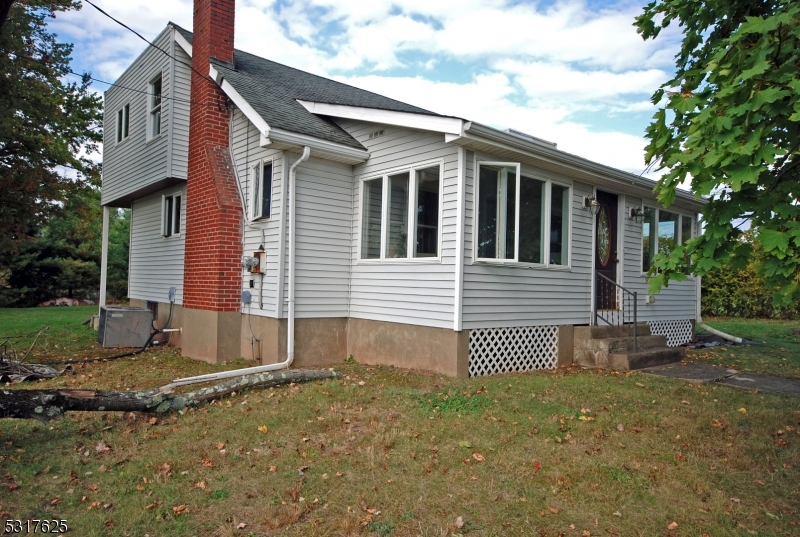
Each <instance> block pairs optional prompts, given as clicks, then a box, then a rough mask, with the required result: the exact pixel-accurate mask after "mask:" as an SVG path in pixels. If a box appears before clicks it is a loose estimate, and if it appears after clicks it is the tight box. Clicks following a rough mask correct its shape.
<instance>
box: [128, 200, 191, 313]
mask: <svg viewBox="0 0 800 537" xmlns="http://www.w3.org/2000/svg"><path fill="white" fill-rule="evenodd" d="M177 193H180V194H181V205H182V207H181V209H182V210H181V231H182V232H183V230H185V229H186V211H185V209H186V187H185V186H183V185H182V186H176V187H173V188H169V189H166V190H163V191H161V192H158V193H156V194H152V195H150V196H147V197H145V198H142V199H138V200H136V201H135V202H133V207H132V208H131V249H130V267H129V269H128V296H129V297H130V298H138V299H141V300H151V301H158V302H167V301H168V293H169V288H170V287H175V288H176V290H177V296H176V300H175V303H176V304H182V303H183V255H184V244H185V237H184V234H183V233H181V234H180V235H179V236H172V237H163V236H162V235H161V196H162V195H172V194H177Z"/></svg>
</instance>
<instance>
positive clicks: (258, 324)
mask: <svg viewBox="0 0 800 537" xmlns="http://www.w3.org/2000/svg"><path fill="white" fill-rule="evenodd" d="M294 323H295V324H294V328H295V333H294V362H293V363H292V367H319V366H328V365H333V364H339V363H342V362H343V361H344V359H345V358H346V357H347V319H346V318H343V317H342V318H337V317H332V318H331V317H329V318H322V319H295V321H294ZM287 328H288V321H287V320H286V319H273V318H271V317H260V316H257V315H246V314H245V315H242V324H241V356H243V357H244V358H246V359H248V360H253V361H254V362H256V363H257V364H275V363H279V362H283V361H285V360H286V356H287V355H286V350H287V347H286V343H287V341H286V340H287V338H286V334H287Z"/></svg>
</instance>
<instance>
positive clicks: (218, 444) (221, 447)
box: [217, 442, 225, 449]
mask: <svg viewBox="0 0 800 537" xmlns="http://www.w3.org/2000/svg"><path fill="white" fill-rule="evenodd" d="M224 447H225V443H224V442H218V443H217V449H223V448H224Z"/></svg>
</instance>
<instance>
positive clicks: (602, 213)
mask: <svg viewBox="0 0 800 537" xmlns="http://www.w3.org/2000/svg"><path fill="white" fill-rule="evenodd" d="M597 201H598V203H600V210H599V211H598V212H597V215H596V216H595V241H594V243H595V247H594V270H595V286H594V288H595V300H596V302H597V309H599V310H615V309H618V304H617V290H616V288H615V287H614V286H613V285H612V284H611V283H609V282H608V281H606V280H604V279H603V278H601V277H600V276H599V275H601V274H602V275H603V276H605V277H606V278H608V279H609V280H611V281H612V282H616V281H617V263H618V262H619V260H618V259H617V202H618V198H617V196H616V194H609V193H608V192H603V191H602V190H598V191H597Z"/></svg>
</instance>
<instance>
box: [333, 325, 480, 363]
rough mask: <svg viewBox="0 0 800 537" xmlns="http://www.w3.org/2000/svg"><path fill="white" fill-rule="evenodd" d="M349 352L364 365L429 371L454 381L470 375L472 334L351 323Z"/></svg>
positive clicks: (406, 326)
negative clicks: (470, 337)
mask: <svg viewBox="0 0 800 537" xmlns="http://www.w3.org/2000/svg"><path fill="white" fill-rule="evenodd" d="M347 352H348V354H352V355H353V357H354V358H355V359H356V361H358V362H361V363H364V364H376V365H377V364H385V365H394V366H397V367H404V368H411V369H425V370H427V371H433V372H435V373H441V374H443V375H448V376H451V377H458V378H467V376H468V375H469V369H468V367H469V331H468V330H463V331H461V332H455V331H453V330H448V329H445V328H431V327H427V326H415V325H410V324H401V323H387V322H382V321H370V320H366V319H349V320H348V323H347Z"/></svg>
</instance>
